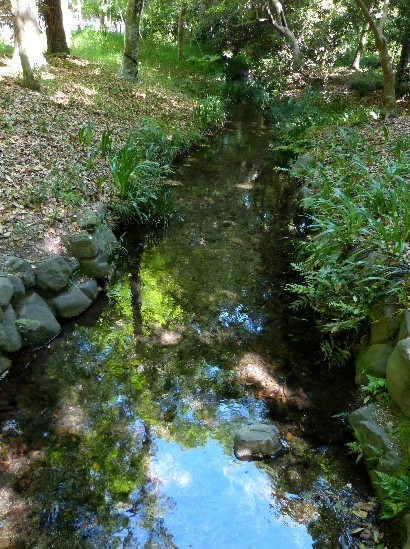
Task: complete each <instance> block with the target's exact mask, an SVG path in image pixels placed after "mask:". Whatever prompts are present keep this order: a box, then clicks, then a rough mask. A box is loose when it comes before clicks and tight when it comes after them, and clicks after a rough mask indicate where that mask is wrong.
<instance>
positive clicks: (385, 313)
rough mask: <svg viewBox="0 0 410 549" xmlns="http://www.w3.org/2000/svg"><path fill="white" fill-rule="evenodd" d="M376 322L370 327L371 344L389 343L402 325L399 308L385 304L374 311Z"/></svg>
mask: <svg viewBox="0 0 410 549" xmlns="http://www.w3.org/2000/svg"><path fill="white" fill-rule="evenodd" d="M373 318H374V322H372V323H371V325H370V330H371V335H370V343H371V344H376V343H388V342H389V341H391V340H392V339H394V337H395V336H396V334H397V333H398V331H399V327H400V323H399V319H398V317H397V308H396V306H395V305H393V304H389V303H387V304H385V305H383V306H380V307H377V308H376V309H375V310H374V311H373Z"/></svg>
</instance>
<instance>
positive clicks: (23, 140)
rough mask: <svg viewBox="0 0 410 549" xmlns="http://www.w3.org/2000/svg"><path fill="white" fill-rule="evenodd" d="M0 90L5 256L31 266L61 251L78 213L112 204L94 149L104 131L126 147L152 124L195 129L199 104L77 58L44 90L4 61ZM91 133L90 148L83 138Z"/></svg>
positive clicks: (0, 238) (52, 75)
mask: <svg viewBox="0 0 410 549" xmlns="http://www.w3.org/2000/svg"><path fill="white" fill-rule="evenodd" d="M0 87H1V96H0V113H1V124H0V192H1V202H0V253H9V254H10V253H12V254H16V255H20V256H22V257H24V258H26V259H29V260H34V259H39V258H42V257H44V256H47V255H49V254H50V253H51V254H54V253H59V251H61V250H62V249H63V248H62V246H63V237H64V235H65V234H67V233H68V232H71V233H72V232H76V231H78V226H77V223H76V219H77V218H76V214H77V212H78V211H81V210H83V209H85V208H86V207H87V206H90V205H92V204H94V203H95V202H96V201H99V200H102V201H104V202H106V203H109V202H110V201H111V200H112V199H113V197H114V195H115V189H114V187H113V186H112V185H111V184H110V175H111V174H110V169H109V164H108V161H107V159H106V158H103V157H102V156H101V154H98V151H96V147H95V146H94V145H95V144H96V143H99V142H101V135H102V132H103V131H104V130H107V129H109V130H111V131H112V139H113V141H114V142H115V144H116V145H122V144H123V143H124V142H125V141H126V139H127V137H128V136H129V134H130V133H131V132H132V131H133V129H134V128H135V127H136V126H137V125H138V123H141V121H142V120H144V119H147V118H148V119H154V120H155V121H157V122H158V123H159V124H162V125H164V126H165V127H166V128H177V129H178V130H186V131H187V132H189V130H190V129H191V130H192V127H194V126H195V121H194V117H193V106H192V100H190V98H189V97H187V96H186V95H184V94H183V93H181V92H179V91H178V90H172V91H170V90H167V89H164V88H162V87H161V86H159V85H158V86H152V85H144V83H141V84H139V85H138V86H135V85H132V84H131V83H128V82H125V81H122V80H119V79H117V78H116V75H115V74H114V73H113V72H112V71H110V70H104V69H103V68H102V67H101V66H99V65H96V64H93V63H88V62H86V61H82V60H80V59H78V58H68V59H56V60H54V61H53V67H52V71H51V72H48V73H46V74H44V75H43V77H42V81H41V90H40V91H32V90H29V89H27V88H24V87H23V86H22V85H21V80H20V78H19V77H18V75H17V74H16V73H14V72H13V71H12V70H10V69H9V67H8V65H7V63H5V62H3V63H2V62H1V60H0ZM87 128H92V129H91V132H90V134H89V137H90V138H92V144H90V145H86V144H85V143H84V140H85V139H87V136H85V138H83V139H81V138H80V133H81V131H84V130H85V132H87ZM93 144H94V145H93ZM93 146H94V149H93Z"/></svg>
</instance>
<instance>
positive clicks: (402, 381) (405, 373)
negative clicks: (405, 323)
mask: <svg viewBox="0 0 410 549" xmlns="http://www.w3.org/2000/svg"><path fill="white" fill-rule="evenodd" d="M386 381H387V390H388V392H389V395H390V396H391V398H392V399H393V400H394V402H395V403H396V404H397V405H398V406H399V407H400V409H401V410H402V411H403V412H404V413H405V414H406V416H409V417H410V337H407V338H406V339H402V340H401V341H399V342H398V343H397V345H396V347H395V348H394V350H393V352H392V354H391V356H390V359H389V362H388V363H387V369H386Z"/></svg>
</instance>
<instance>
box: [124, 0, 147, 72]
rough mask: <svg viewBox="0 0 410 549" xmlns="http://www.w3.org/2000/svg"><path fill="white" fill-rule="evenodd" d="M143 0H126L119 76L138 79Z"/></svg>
mask: <svg viewBox="0 0 410 549" xmlns="http://www.w3.org/2000/svg"><path fill="white" fill-rule="evenodd" d="M142 5H143V0H128V3H127V11H126V15H125V33H124V53H123V57H122V66H121V70H120V72H119V75H118V76H119V77H120V78H125V79H126V80H132V81H134V82H136V81H137V80H138V53H139V52H138V49H139V35H140V19H141V12H142Z"/></svg>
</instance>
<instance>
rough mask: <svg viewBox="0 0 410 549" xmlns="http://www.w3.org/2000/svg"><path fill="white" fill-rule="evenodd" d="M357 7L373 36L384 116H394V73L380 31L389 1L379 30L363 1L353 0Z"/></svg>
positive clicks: (386, 1) (385, 1)
mask: <svg viewBox="0 0 410 549" xmlns="http://www.w3.org/2000/svg"><path fill="white" fill-rule="evenodd" d="M355 2H356V4H357V6H358V7H359V8H360V9H361V11H362V13H363V15H364V18H365V20H366V21H368V23H369V27H370V29H371V31H372V32H373V35H374V41H375V44H376V48H377V51H378V52H379V60H380V65H381V67H382V72H383V88H384V108H385V115H386V117H387V116H394V115H396V113H397V110H396V92H395V82H394V80H395V79H394V71H393V66H392V63H391V60H390V56H389V50H388V45H387V39H386V37H385V36H384V34H383V32H382V31H381V30H380V29H382V28H383V27H384V23H385V21H386V18H387V6H388V4H389V0H384V6H383V18H382V24H381V25H380V28H379V27H377V25H376V23H375V22H374V19H373V17H372V16H371V14H370V11H369V9H368V7H367V6H366V4H365V3H364V2H363V0H355Z"/></svg>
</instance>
